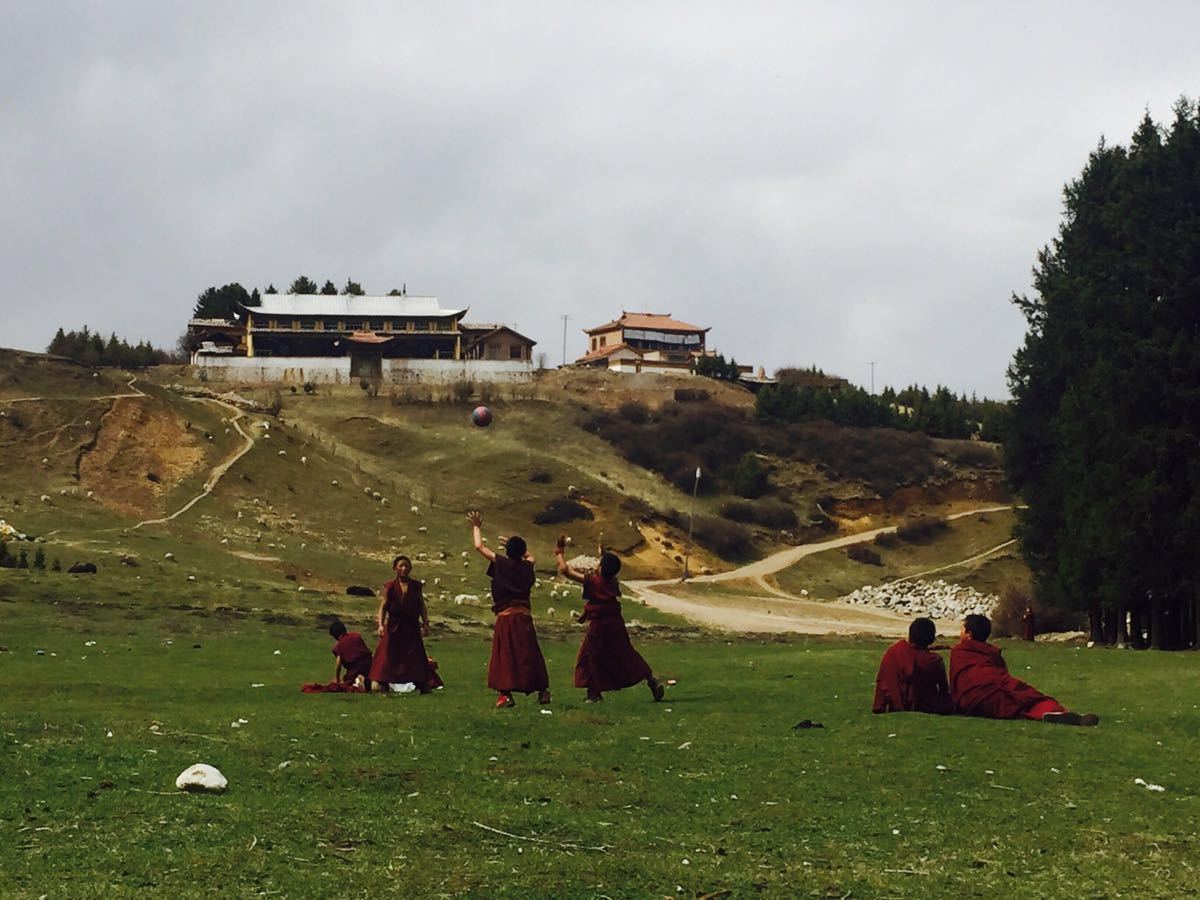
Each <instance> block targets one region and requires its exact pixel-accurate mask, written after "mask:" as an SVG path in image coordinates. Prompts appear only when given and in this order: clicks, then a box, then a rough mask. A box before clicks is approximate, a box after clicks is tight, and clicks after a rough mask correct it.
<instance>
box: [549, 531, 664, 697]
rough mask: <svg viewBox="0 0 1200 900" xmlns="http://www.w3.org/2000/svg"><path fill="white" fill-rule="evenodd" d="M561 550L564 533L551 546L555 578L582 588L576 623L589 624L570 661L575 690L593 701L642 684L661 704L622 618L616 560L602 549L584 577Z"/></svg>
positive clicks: (657, 686) (659, 690)
mask: <svg viewBox="0 0 1200 900" xmlns="http://www.w3.org/2000/svg"><path fill="white" fill-rule="evenodd" d="M566 546H567V538H566V535H561V536H560V537H559V539H558V544H557V545H556V546H555V548H554V562H555V564H556V565H557V566H558V574H559V575H563V576H565V577H566V578H569V579H571V580H572V581H577V582H579V583H580V584H582V585H583V599H584V606H583V615H582V616H580V617H579V621H580V622H587V623H588V629H587V634H585V635H584V637H583V643H582V644H580V645H579V656H578V657H577V658H576V660H575V687H578V688H586V689H587V702H588V703H598V702H600V701H601V700H603V699H604V697H603V693H604V692H605V691H619V690H620V689H621V688H627V687H631V686H632V685H635V684H637V683H638V682H640V681H644V682H646V686H647V687H649V688H650V694H651V696H653V697H654V700H655V702H658V701H659V700H662V698H663V694H664V688H663V686H662V683H661V682H660V681H659V680H658V679H657V678H655V677H654V673H653V672H652V671H651V669H650V666H649V665H648V664H647V663H646V660H644V659H642V655H641V654H640V653H638V652H637V651H636V650H634V649H633V644H632V643H630V641H629V632H628V631H627V630H626V628H625V619H624V618H623V617H622V616H621V601H620V599H619V598H620V596H621V585H620V584H619V583H618V581H617V573H618V572H620V571H621V560H620V558H619V557H618V556H617V555H616V554H615V553H611V552H610V553H606V552H604V549H603V548H601V551H600V571H599V572H591V573H584V572H580V571H578V570H576V569H572V568H571V567H570V566H569V565H567V561H566V559H565V558H564V557H563V552H564V550H565V548H566Z"/></svg>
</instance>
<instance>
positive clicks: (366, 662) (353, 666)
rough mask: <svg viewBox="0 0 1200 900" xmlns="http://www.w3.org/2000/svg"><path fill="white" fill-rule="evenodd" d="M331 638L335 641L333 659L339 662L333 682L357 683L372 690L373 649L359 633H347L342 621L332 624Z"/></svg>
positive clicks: (334, 672)
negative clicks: (370, 680)
mask: <svg viewBox="0 0 1200 900" xmlns="http://www.w3.org/2000/svg"><path fill="white" fill-rule="evenodd" d="M329 636H330V637H331V638H333V640H334V645H333V658H334V659H335V660H337V662H336V664H335V665H334V667H333V680H334V681H344V682H349V683H357V684H359V686H360V687H365V688H367V689H370V687H371V684H370V682H369V681H368V679H369V678H370V677H371V649H370V648H369V647H368V646H367V642H366V641H364V640H363V636H362V635H361V634H360V633H359V632H357V631H347V630H346V626H345V625H344V624H343V623H342V621H341V619H336V620H335V621H333V622H332V623H330V625H329ZM360 678H361V679H362V682H361V683H360V682H359V679H360Z"/></svg>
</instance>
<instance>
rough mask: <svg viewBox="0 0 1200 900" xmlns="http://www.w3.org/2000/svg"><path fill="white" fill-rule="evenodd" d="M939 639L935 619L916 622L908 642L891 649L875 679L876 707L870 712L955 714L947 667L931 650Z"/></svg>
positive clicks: (895, 644) (900, 643)
mask: <svg viewBox="0 0 1200 900" xmlns="http://www.w3.org/2000/svg"><path fill="white" fill-rule="evenodd" d="M936 637H937V626H936V625H934V624H933V620H932V619H926V618H920V619H913V622H912V624H911V625H909V626H908V640H907V641H904V640H901V641H896V643H894V644H892V646H890V647H888V649H887V652H886V653H884V654H883V659H882V660H880V663H879V674H877V675H876V676H875V703H874V705H873V706H872V707H871V712H877V713H886V712H923V713H934V714H936V715H947V714H948V713H952V712H954V703H953V701H952V700H951V699H950V685H949V684H948V683H947V681H946V664H945V663H943V662H942V658H941V657H940V656H938V655H937V654H936V653H934V652H933V651H932V650H930V649H929V646H930V645H931V644H932V643H933V641H934V639H935V638H936Z"/></svg>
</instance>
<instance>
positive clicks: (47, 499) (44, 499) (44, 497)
mask: <svg viewBox="0 0 1200 900" xmlns="http://www.w3.org/2000/svg"><path fill="white" fill-rule="evenodd" d="M42 502H43V503H49V502H50V495H49V494H42Z"/></svg>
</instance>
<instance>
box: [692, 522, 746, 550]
mask: <svg viewBox="0 0 1200 900" xmlns="http://www.w3.org/2000/svg"><path fill="white" fill-rule="evenodd" d="M692 534H693V536H694V537H695V539H696V540H697V541H699V542H700V543H701V544H703V545H704V546H705V547H708V548H709V549H710V550H712V551H714V552H715V553H717V554H718V555H719V556H722V557H725V558H726V559H742V558H744V557H747V556H749V555H750V553H751V551H752V550H753V549H754V544H753V543H752V542H751V540H750V532H748V531H747V530H746V529H745V528H743V527H742V526H741V525H738V524H737V523H735V522H729V521H726V520H725V519H719V518H716V517H715V516H697V517H696V520H695V525H694V527H693V531H692Z"/></svg>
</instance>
